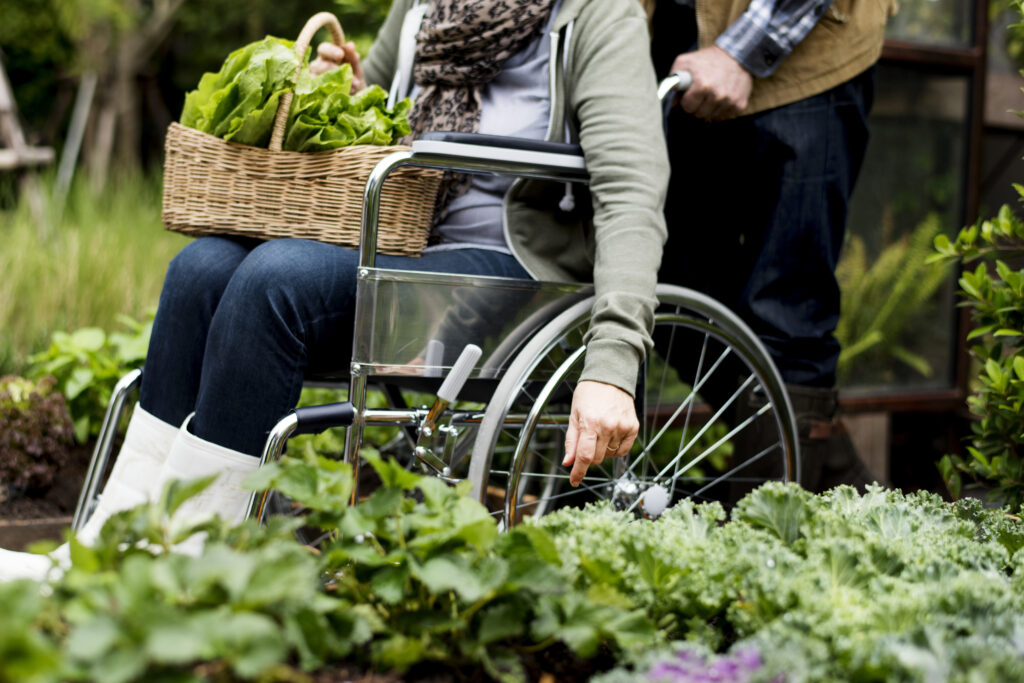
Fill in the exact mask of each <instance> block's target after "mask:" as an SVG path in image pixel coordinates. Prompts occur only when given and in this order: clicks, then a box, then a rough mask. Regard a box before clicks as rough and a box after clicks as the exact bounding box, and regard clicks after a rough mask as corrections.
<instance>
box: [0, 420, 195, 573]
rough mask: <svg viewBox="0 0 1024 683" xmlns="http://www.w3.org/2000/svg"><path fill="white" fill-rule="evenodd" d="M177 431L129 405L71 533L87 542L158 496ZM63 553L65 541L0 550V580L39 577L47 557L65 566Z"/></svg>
mask: <svg viewBox="0 0 1024 683" xmlns="http://www.w3.org/2000/svg"><path fill="white" fill-rule="evenodd" d="M177 435H178V428H177V427H175V426H173V425H170V424H168V423H166V422H164V421H163V420H160V419H158V418H156V417H154V416H153V415H151V414H150V413H148V412H146V411H145V410H143V409H142V407H141V406H139V405H136V406H135V411H134V412H133V413H132V418H131V420H130V421H129V423H128V431H127V432H126V433H125V437H124V444H123V445H122V446H121V451H120V453H118V455H117V459H116V460H115V461H114V467H113V469H112V470H111V472H110V477H109V478H108V479H107V484H106V486H105V487H104V488H103V493H102V494H100V496H99V502H98V503H97V505H96V509H95V510H94V511H93V514H92V516H91V517H90V518H89V520H88V521H87V522H86V523H85V525H84V526H83V527H82V529H81V531H79V532H78V534H77V537H78V540H79V541H80V542H82V543H83V544H85V545H91V544H92V543H93V542H94V541H95V540H96V539H97V538H98V537H99V533H100V529H101V528H102V527H103V524H104V523H105V522H106V521H107V520H108V519H109V518H110V517H111V516H112V515H114V514H116V513H118V512H121V511H122V510H127V509H128V508H132V507H135V506H136V505H141V504H142V503H145V502H148V501H151V500H155V499H156V497H157V496H159V495H160V489H161V487H162V481H163V480H162V478H161V474H160V473H161V470H162V468H163V465H164V461H165V460H166V459H167V454H168V453H169V452H170V450H171V444H172V443H173V442H174V440H175V437H177ZM69 557H70V549H69V547H68V545H67V544H66V543H65V544H64V545H61V546H60V547H58V548H57V549H56V550H54V551H53V553H51V555H49V556H47V555H36V554H33V553H18V552H12V551H9V550H0V581H10V580H13V579H35V580H42V579H44V578H46V575H47V573H48V572H49V570H50V568H51V567H52V566H53V562H52V560H51V558H52V559H54V560H56V561H57V563H58V564H59V565H63V566H66V565H67V563H68V562H69Z"/></svg>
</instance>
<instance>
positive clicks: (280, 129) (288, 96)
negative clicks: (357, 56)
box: [268, 12, 345, 152]
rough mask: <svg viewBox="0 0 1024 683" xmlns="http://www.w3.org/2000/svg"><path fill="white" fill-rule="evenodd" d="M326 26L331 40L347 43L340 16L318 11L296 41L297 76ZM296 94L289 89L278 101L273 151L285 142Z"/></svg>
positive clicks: (272, 140)
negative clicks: (314, 37)
mask: <svg viewBox="0 0 1024 683" xmlns="http://www.w3.org/2000/svg"><path fill="white" fill-rule="evenodd" d="M325 26H326V27H327V30H328V31H330V33H331V41H332V42H333V43H334V44H335V45H337V46H338V47H341V46H342V45H344V44H345V33H344V32H343V31H342V30H341V22H339V21H338V18H337V17H336V16H334V15H333V14H331V13H330V12H317V13H316V14H314V15H313V16H312V17H310V18H309V21H307V22H306V25H305V26H303V27H302V32H301V33H299V38H298V40H296V41H295V54H297V55H298V56H299V66H298V68H297V69H295V76H298V75H299V70H300V69H302V60H304V59H305V58H306V50H308V49H309V44H310V43H311V42H313V36H315V35H316V32H317V31H319V30H320V29H322V28H323V27H325ZM294 96H295V92H294V91H292V90H289V91H287V92H285V93H284V94H282V95H281V101H280V102H278V105H277V116H275V117H274V131H273V132H272V133H271V135H270V145H268V148H269V149H270V151H272V152H280V151H281V147H282V146H283V144H284V129H285V127H286V126H287V125H288V112H289V111H290V110H291V108H292V98H293V97H294Z"/></svg>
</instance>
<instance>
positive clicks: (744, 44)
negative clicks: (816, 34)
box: [672, 0, 832, 120]
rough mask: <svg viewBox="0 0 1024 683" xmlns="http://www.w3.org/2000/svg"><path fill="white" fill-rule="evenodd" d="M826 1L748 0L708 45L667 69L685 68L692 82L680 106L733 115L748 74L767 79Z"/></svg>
mask: <svg viewBox="0 0 1024 683" xmlns="http://www.w3.org/2000/svg"><path fill="white" fill-rule="evenodd" d="M831 4H832V0H752V1H751V3H750V6H749V7H748V8H747V11H746V12H744V13H743V14H742V15H741V16H740V18H739V19H737V20H736V21H735V22H733V24H732V25H730V26H729V28H727V29H726V30H725V31H724V32H723V33H722V35H720V36H718V38H717V39H716V40H715V44H714V45H713V46H711V47H708V48H704V49H702V50H697V51H696V52H690V53H684V54H681V55H679V56H678V57H676V60H675V62H674V63H673V65H672V70H673V71H689V72H690V73H691V74H693V85H692V86H691V87H690V89H689V90H688V91H687V92H686V94H685V95H683V96H682V97H681V98H680V105H681V106H682V107H683V109H684V110H685V111H687V112H688V113H690V114H693V115H694V116H696V117H698V118H702V119H708V120H722V119H730V118H734V117H736V116H739V115H740V114H741V113H742V112H743V110H744V109H746V107H747V102H748V101H749V99H750V92H751V90H753V87H754V78H767V77H768V76H770V75H771V74H772V73H774V72H775V70H776V69H777V68H778V67H779V64H781V63H782V61H783V60H784V59H785V58H786V57H787V56H788V55H789V54H790V53H791V52H792V51H793V49H794V48H795V47H796V46H797V45H798V44H799V43H800V41H802V40H803V39H804V38H805V37H806V36H807V34H808V33H810V31H811V29H812V28H814V27H815V25H817V23H818V20H819V19H821V17H822V15H824V14H825V11H826V10H827V9H828V7H829V6H830V5H831Z"/></svg>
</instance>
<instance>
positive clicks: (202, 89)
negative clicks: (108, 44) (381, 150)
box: [181, 36, 412, 152]
mask: <svg viewBox="0 0 1024 683" xmlns="http://www.w3.org/2000/svg"><path fill="white" fill-rule="evenodd" d="M299 63H300V62H299V59H298V57H296V56H295V54H294V51H293V45H292V44H291V43H289V42H288V41H285V40H281V39H279V38H274V37H270V36H268V37H267V38H265V39H263V40H262V41H258V42H255V43H251V44H249V45H246V46H245V47H243V48H241V49H239V50H236V51H235V52H232V53H231V54H230V55H228V58H227V59H226V60H225V61H224V64H223V66H222V67H221V69H220V71H218V72H217V73H208V74H204V75H203V77H202V79H200V81H199V86H198V87H197V88H196V90H193V91H192V92H190V93H188V94H187V95H186V97H185V106H184V109H183V110H182V114H181V123H182V125H185V126H189V127H191V128H195V129H197V130H200V131H202V132H204V133H209V134H211V135H215V136H217V137H220V138H224V139H225V140H229V141H231V142H237V143H240V144H243V145H253V146H259V147H265V146H267V144H268V143H269V141H270V136H271V133H272V131H273V125H274V119H275V116H276V114H277V108H278V105H279V104H280V101H281V96H282V95H283V94H284V93H285V92H287V91H289V90H293V91H294V93H295V96H294V98H293V101H292V106H291V111H290V112H289V116H288V124H287V127H286V129H285V140H284V149H287V150H292V151H298V152H318V151H323V150H329V149H337V148H339V147H347V146H349V145H390V144H393V142H394V141H395V140H397V139H398V138H401V137H402V136H404V135H407V134H408V133H409V130H410V128H409V120H408V115H409V111H410V109H411V108H412V103H411V102H410V101H409V100H408V99H406V100H403V101H401V102H399V103H398V104H397V105H396V106H395V107H393V108H392V109H390V110H389V109H388V108H387V98H388V95H387V92H385V91H384V90H383V89H382V88H381V87H379V86H376V85H374V86H370V87H368V88H364V89H363V90H361V91H360V92H358V93H355V94H350V92H351V89H352V69H351V67H350V66H349V65H347V64H345V65H342V67H341V68H338V69H334V70H332V71H329V72H327V73H325V74H321V75H319V76H312V75H310V74H309V72H308V70H305V69H303V70H301V71H299V73H298V75H297V76H296V69H297V68H298V66H299Z"/></svg>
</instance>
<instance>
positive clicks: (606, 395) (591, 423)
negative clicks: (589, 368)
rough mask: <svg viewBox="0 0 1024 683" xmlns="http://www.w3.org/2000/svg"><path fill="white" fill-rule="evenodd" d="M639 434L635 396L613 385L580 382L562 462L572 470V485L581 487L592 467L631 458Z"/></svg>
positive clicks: (573, 403)
mask: <svg viewBox="0 0 1024 683" xmlns="http://www.w3.org/2000/svg"><path fill="white" fill-rule="evenodd" d="M639 430H640V423H639V421H638V420H637V418H636V407H635V406H634V405H633V397H632V396H630V395H629V394H627V393H626V392H625V391H623V390H622V389H619V388H618V387H615V386H612V385H611V384H604V383H602V382H587V381H584V382H580V383H579V384H578V385H577V386H576V391H575V392H574V393H573V395H572V410H571V412H570V415H569V429H568V431H567V432H566V434H565V459H564V460H562V465H563V466H564V467H569V466H570V465H571V466H572V472H570V474H569V482H570V483H571V484H572V485H573V486H579V485H580V482H582V481H583V476H584V475H585V474H586V473H587V468H588V467H590V466H591V465H600V464H601V463H602V462H604V460H605V458H616V457H620V456H623V455H626V454H628V453H629V449H630V448H632V447H633V441H634V440H636V435H637V432H638V431H639Z"/></svg>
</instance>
